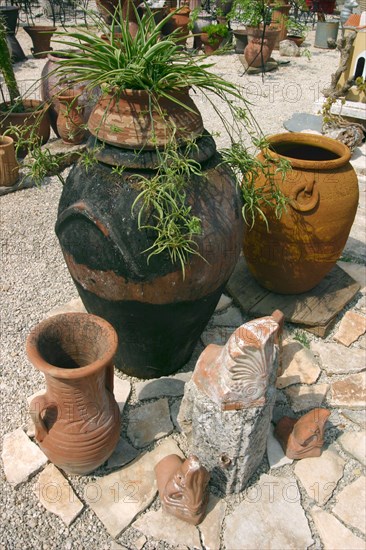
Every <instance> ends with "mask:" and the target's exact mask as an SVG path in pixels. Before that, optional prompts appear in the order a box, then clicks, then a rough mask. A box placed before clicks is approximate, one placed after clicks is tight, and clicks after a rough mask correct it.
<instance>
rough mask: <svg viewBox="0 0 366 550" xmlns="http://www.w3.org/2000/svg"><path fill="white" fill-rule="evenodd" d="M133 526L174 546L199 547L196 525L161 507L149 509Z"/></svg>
mask: <svg viewBox="0 0 366 550" xmlns="http://www.w3.org/2000/svg"><path fill="white" fill-rule="evenodd" d="M133 527H134V528H135V529H137V530H138V531H141V532H142V533H144V534H145V535H146V536H149V537H153V538H154V539H156V540H164V541H165V542H168V543H169V544H171V545H172V546H174V547H177V546H186V547H188V548H190V549H191V548H192V549H194V548H197V549H200V548H201V543H200V536H199V532H198V529H197V527H195V526H194V525H190V524H189V523H186V522H185V521H182V520H180V519H178V518H175V517H174V516H171V515H169V514H167V513H166V512H164V511H163V510H162V509H161V508H160V510H158V511H157V512H155V511H151V512H147V513H146V514H144V515H143V516H141V517H140V518H139V519H138V520H137V521H135V523H134V524H133Z"/></svg>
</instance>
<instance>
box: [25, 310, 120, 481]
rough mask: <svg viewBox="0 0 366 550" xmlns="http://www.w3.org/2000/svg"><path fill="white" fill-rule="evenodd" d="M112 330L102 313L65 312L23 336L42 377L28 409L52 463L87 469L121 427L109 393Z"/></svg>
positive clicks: (112, 443) (114, 345)
mask: <svg viewBox="0 0 366 550" xmlns="http://www.w3.org/2000/svg"><path fill="white" fill-rule="evenodd" d="M116 348H117V335H116V333H115V331H114V330H113V327H111V325H110V324H109V323H107V322H106V321H104V320H103V319H100V318H99V317H96V316H95V315H89V314H88V313H65V314H61V315H55V316H54V317H50V318H49V319H46V320H45V321H43V322H42V323H40V324H39V325H38V326H36V327H35V328H34V329H33V331H32V332H31V333H30V335H29V336H28V339H27V344H26V349H27V354H28V358H29V360H30V361H31V363H32V364H33V365H34V366H35V367H36V369H38V370H40V371H41V372H43V374H44V375H45V378H46V386H47V389H46V393H45V394H44V395H40V396H38V397H35V398H34V399H33V400H32V402H31V404H30V414H31V417H32V419H33V422H34V424H35V428H36V439H37V441H38V443H39V446H40V447H41V449H42V450H43V452H44V453H45V454H46V456H47V457H48V458H49V460H50V461H51V462H53V463H54V464H55V465H56V466H58V467H60V468H62V469H63V470H65V472H69V473H73V474H87V473H89V472H91V471H93V470H95V469H96V468H98V466H101V464H103V462H105V460H107V459H108V458H109V456H110V455H111V454H112V452H113V450H114V448H115V446H116V445H117V442H118V439H119V433H120V421H119V419H120V416H119V408H118V405H117V403H116V400H115V399H114V396H113V358H114V354H115V352H116Z"/></svg>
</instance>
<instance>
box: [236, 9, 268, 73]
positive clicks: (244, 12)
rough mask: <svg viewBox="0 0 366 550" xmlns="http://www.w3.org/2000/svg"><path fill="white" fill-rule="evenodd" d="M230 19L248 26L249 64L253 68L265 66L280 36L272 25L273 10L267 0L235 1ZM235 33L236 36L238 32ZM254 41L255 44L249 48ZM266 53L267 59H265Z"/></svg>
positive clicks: (246, 31)
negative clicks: (250, 55)
mask: <svg viewBox="0 0 366 550" xmlns="http://www.w3.org/2000/svg"><path fill="white" fill-rule="evenodd" d="M228 18H229V19H230V20H232V21H236V22H237V23H240V24H244V25H245V26H246V29H245V34H246V36H247V40H248V45H247V46H246V48H245V49H246V50H247V57H248V59H249V62H248V60H247V62H248V64H249V65H250V66H253V63H255V64H256V66H264V65H265V63H266V60H268V59H269V57H270V55H271V53H272V50H273V48H274V45H275V42H276V39H277V37H278V35H279V30H278V28H277V27H276V26H275V25H273V24H271V21H272V10H271V8H270V6H269V5H268V3H267V2H266V1H265V0H234V4H233V8H232V10H231V12H230V14H229V15H228ZM233 32H234V36H236V31H235V30H234V31H233ZM253 40H255V42H254V43H253V44H252V45H251V46H249V44H250V42H251V41H253ZM253 46H254V47H253ZM248 48H249V49H248ZM244 52H245V50H244ZM250 53H252V57H249V54H250ZM264 53H265V54H266V58H267V59H265V57H264ZM259 61H260V63H259Z"/></svg>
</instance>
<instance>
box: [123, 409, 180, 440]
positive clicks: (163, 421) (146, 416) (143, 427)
mask: <svg viewBox="0 0 366 550" xmlns="http://www.w3.org/2000/svg"><path fill="white" fill-rule="evenodd" d="M173 429H174V426H173V424H172V422H171V420H170V412H169V403H168V400H167V399H159V400H158V401H154V402H153V403H146V405H141V407H139V408H138V409H135V410H133V411H131V412H130V415H129V423H128V428H127V435H128V437H129V438H130V440H131V441H132V443H133V445H135V447H138V448H141V447H145V446H146V445H148V444H149V443H151V442H152V441H154V440H155V439H160V438H161V437H164V436H165V435H168V434H169V433H170V432H172V431H173Z"/></svg>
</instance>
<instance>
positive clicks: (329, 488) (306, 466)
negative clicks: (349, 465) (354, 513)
mask: <svg viewBox="0 0 366 550" xmlns="http://www.w3.org/2000/svg"><path fill="white" fill-rule="evenodd" d="M344 466H345V460H343V458H342V457H341V456H340V455H339V454H338V453H337V450H336V448H335V447H334V445H331V446H330V447H329V448H328V449H326V450H325V451H323V453H322V455H321V456H320V457H314V458H303V459H302V460H299V461H297V462H296V464H295V468H294V472H295V475H296V476H297V477H298V478H299V480H300V482H301V484H302V485H303V487H304V489H305V491H306V492H307V494H308V495H309V497H310V498H312V499H313V500H315V502H316V503H317V504H321V505H323V504H325V503H326V502H327V501H328V500H329V499H330V497H331V496H332V494H333V491H334V490H335V488H336V486H337V483H338V481H339V480H340V479H341V477H342V475H343V470H344Z"/></svg>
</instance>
